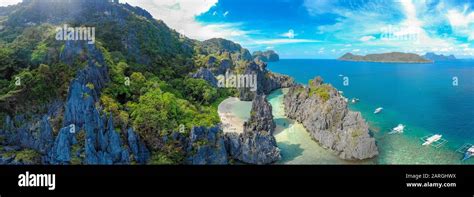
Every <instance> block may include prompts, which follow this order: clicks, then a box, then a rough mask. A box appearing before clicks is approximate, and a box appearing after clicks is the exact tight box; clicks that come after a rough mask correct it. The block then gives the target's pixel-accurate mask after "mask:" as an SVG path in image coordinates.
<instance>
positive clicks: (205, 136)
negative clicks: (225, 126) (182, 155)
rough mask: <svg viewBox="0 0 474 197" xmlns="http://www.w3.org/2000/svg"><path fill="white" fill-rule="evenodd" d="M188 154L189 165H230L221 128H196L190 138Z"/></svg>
mask: <svg viewBox="0 0 474 197" xmlns="http://www.w3.org/2000/svg"><path fill="white" fill-rule="evenodd" d="M187 154H188V157H187V163H188V164H195V165H206V164H207V165H217V164H218V165H225V164H228V158H227V157H228V155H227V150H226V147H225V142H224V138H223V133H222V130H221V129H220V128H219V127H212V128H204V127H194V128H193V129H192V130H191V134H190V136H189V142H188V146H187Z"/></svg>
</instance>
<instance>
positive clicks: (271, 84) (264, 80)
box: [239, 62, 294, 101]
mask: <svg viewBox="0 0 474 197" xmlns="http://www.w3.org/2000/svg"><path fill="white" fill-rule="evenodd" d="M243 74H246V75H256V76H257V90H256V91H252V90H251V88H239V99H240V100H243V101H251V100H252V99H253V98H254V97H255V96H256V95H261V94H269V93H270V92H272V91H273V90H276V89H280V88H287V87H291V86H293V85H294V81H293V79H292V78H290V77H288V76H286V75H280V74H276V73H272V72H270V71H268V70H267V64H266V63H264V62H251V63H249V64H248V65H247V67H246V69H245V71H244V72H243Z"/></svg>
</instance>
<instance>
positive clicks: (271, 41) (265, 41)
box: [249, 39, 321, 45]
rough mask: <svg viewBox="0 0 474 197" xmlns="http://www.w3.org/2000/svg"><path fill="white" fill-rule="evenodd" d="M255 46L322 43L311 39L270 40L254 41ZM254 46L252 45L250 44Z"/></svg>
mask: <svg viewBox="0 0 474 197" xmlns="http://www.w3.org/2000/svg"><path fill="white" fill-rule="evenodd" d="M252 42H253V44H267V45H271V44H294V43H316V42H321V41H319V40H309V39H269V40H253V41H252ZM249 44H252V43H249Z"/></svg>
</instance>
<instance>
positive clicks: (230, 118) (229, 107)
mask: <svg viewBox="0 0 474 197" xmlns="http://www.w3.org/2000/svg"><path fill="white" fill-rule="evenodd" d="M249 103H250V102H243V101H240V100H239V99H238V98H235V97H231V98H228V99H226V100H224V101H222V103H221V104H219V106H218V108H217V111H218V113H219V117H220V118H221V122H222V129H223V131H224V133H231V132H234V133H242V132H243V130H244V122H245V120H244V119H243V117H239V116H238V115H237V114H236V113H235V110H236V108H238V105H239V104H241V105H242V104H249ZM248 114H249V115H248V116H250V110H249V111H248ZM241 116H243V115H241Z"/></svg>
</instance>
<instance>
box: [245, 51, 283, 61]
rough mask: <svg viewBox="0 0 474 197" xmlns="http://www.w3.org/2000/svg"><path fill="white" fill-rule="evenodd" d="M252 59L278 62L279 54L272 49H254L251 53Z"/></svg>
mask: <svg viewBox="0 0 474 197" xmlns="http://www.w3.org/2000/svg"><path fill="white" fill-rule="evenodd" d="M252 57H253V59H254V60H261V61H264V62H278V61H280V56H279V55H278V54H277V53H276V52H275V51H273V50H268V51H264V52H262V51H255V52H253V54H252Z"/></svg>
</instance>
